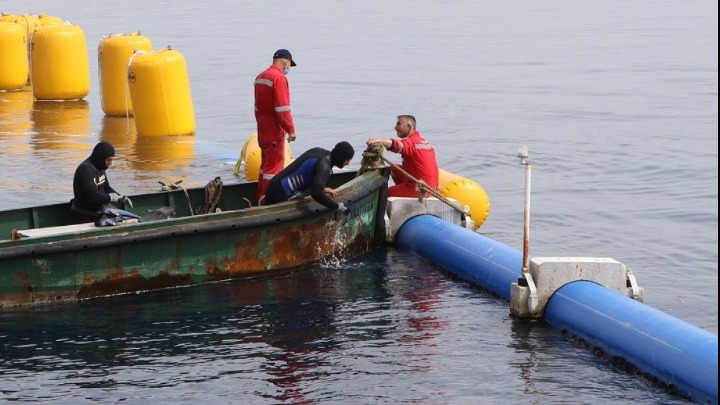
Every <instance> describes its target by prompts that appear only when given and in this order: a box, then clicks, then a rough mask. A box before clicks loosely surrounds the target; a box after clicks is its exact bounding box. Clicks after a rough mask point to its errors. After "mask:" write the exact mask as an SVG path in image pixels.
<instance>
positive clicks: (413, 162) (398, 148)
mask: <svg viewBox="0 0 720 405" xmlns="http://www.w3.org/2000/svg"><path fill="white" fill-rule="evenodd" d="M390 151H391V152H395V153H399V154H400V155H401V156H402V168H403V170H405V171H406V172H408V174H409V175H411V176H413V177H414V178H416V179H418V180H423V181H424V182H425V183H427V185H428V186H430V187H432V188H434V189H437V187H438V177H439V175H440V174H439V171H440V169H439V167H438V164H437V158H436V157H435V148H433V146H432V145H431V144H430V142H428V141H426V140H425V138H423V137H422V135H420V132H418V131H415V132H413V133H412V134H410V136H408V137H407V138H402V139H393V140H392V146H391V147H390ZM393 180H394V181H395V184H400V183H406V182H410V181H412V180H410V179H408V178H407V177H405V176H403V175H402V174H400V173H393Z"/></svg>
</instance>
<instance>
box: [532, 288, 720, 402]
mask: <svg viewBox="0 0 720 405" xmlns="http://www.w3.org/2000/svg"><path fill="white" fill-rule="evenodd" d="M545 320H546V321H547V322H548V323H549V324H550V325H553V326H556V327H559V328H562V329H566V330H569V331H572V333H573V334H575V335H577V336H579V337H581V338H583V339H584V340H586V341H588V342H589V343H590V344H591V345H593V346H599V347H600V348H601V349H603V350H604V351H605V352H606V353H608V354H610V355H612V356H619V357H621V358H623V359H625V360H627V361H628V362H629V363H632V364H634V365H635V366H637V367H638V368H639V369H640V370H648V371H650V370H652V373H651V374H653V375H654V376H656V377H657V378H658V379H660V380H662V381H666V382H670V383H672V384H673V385H675V387H676V388H677V389H678V390H679V391H680V392H681V393H683V394H685V396H689V397H691V398H693V399H695V400H697V401H700V402H712V403H717V402H718V337H717V336H716V335H713V334H712V333H710V332H707V331H705V330H703V329H700V328H698V327H697V326H694V325H691V324H689V323H687V322H684V321H681V320H679V319H677V318H674V317H672V316H669V315H667V314H665V313H664V312H661V311H658V310H657V309H655V308H652V307H650V306H648V305H645V304H643V303H640V302H638V301H635V300H633V299H630V298H628V297H625V296H623V295H620V294H617V293H616V292H614V291H612V290H609V289H607V288H605V287H603V286H601V285H599V284H595V283H593V282H590V281H576V282H573V283H569V284H565V285H564V286H562V287H561V288H560V289H558V290H557V291H556V292H555V294H553V296H552V298H551V299H550V300H549V301H548V304H547V306H546V307H545Z"/></svg>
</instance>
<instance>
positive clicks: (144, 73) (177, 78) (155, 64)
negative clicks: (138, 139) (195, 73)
mask: <svg viewBox="0 0 720 405" xmlns="http://www.w3.org/2000/svg"><path fill="white" fill-rule="evenodd" d="M127 80H128V86H129V87H130V99H131V101H132V105H133V112H134V114H135V126H136V128H137V134H138V136H163V135H192V134H194V133H195V113H194V111H193V105H192V98H191V96H190V80H189V78H188V74H187V68H186V66H185V58H184V57H183V55H182V54H181V53H180V52H178V51H176V50H174V49H170V48H169V47H168V49H161V50H158V51H154V52H148V53H146V52H137V53H135V54H134V55H133V56H132V57H131V59H130V67H129V69H128V77H127Z"/></svg>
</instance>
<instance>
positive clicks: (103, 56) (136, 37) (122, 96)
mask: <svg viewBox="0 0 720 405" xmlns="http://www.w3.org/2000/svg"><path fill="white" fill-rule="evenodd" d="M136 50H137V51H146V52H149V51H152V43H151V42H150V39H149V38H148V37H145V36H143V35H140V33H137V32H135V33H132V34H117V35H107V36H104V37H102V38H101V39H100V44H99V45H98V70H99V72H100V93H101V96H102V97H101V99H100V103H101V106H102V109H103V112H105V114H106V115H108V116H111V117H124V116H128V115H130V116H131V115H133V109H132V103H131V101H130V93H129V91H128V81H127V74H128V62H129V61H130V57H131V56H132V55H133V53H134V52H135V51H136Z"/></svg>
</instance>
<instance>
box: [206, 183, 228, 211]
mask: <svg viewBox="0 0 720 405" xmlns="http://www.w3.org/2000/svg"><path fill="white" fill-rule="evenodd" d="M222 187H223V182H222V180H221V179H220V176H218V177H215V178H214V179H213V180H211V181H210V182H209V183H208V184H207V186H205V206H204V207H203V213H204V214H208V213H213V212H215V209H216V208H217V206H218V203H219V202H220V197H221V196H222Z"/></svg>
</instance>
